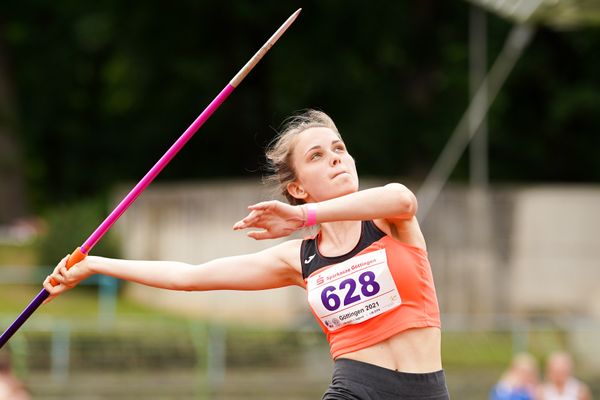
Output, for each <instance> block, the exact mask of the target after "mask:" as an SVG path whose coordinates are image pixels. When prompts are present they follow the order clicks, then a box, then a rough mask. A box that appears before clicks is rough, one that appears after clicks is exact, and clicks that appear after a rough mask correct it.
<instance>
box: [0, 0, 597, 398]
mask: <svg viewBox="0 0 600 400" xmlns="http://www.w3.org/2000/svg"><path fill="white" fill-rule="evenodd" d="M299 6H301V7H302V8H303V11H302V13H301V15H300V16H299V18H298V20H297V21H296V22H295V24H294V25H293V26H292V27H291V28H290V29H289V31H288V32H287V33H286V34H285V35H284V36H283V37H282V38H281V39H280V40H279V42H278V43H277V44H276V45H275V46H274V47H273V48H272V49H271V51H270V52H269V53H268V54H267V55H266V56H265V58H264V59H263V60H262V61H261V63H260V64H258V65H257V66H256V67H255V69H254V70H253V71H252V72H251V73H250V75H248V77H247V78H246V80H245V81H244V82H243V83H242V84H241V85H240V86H239V88H238V89H236V91H235V92H234V93H233V94H232V95H231V97H230V98H229V99H228V100H227V101H226V102H225V103H224V104H223V105H222V106H221V107H220V108H219V109H218V110H217V112H216V113H215V114H214V115H213V117H212V118H211V119H210V120H209V121H208V122H207V123H206V124H205V125H204V126H203V127H202V128H201V129H200V131H199V132H198V133H197V134H196V136H195V137H194V138H193V139H192V140H191V141H190V142H189V143H188V144H187V146H186V147H185V148H184V149H183V150H182V151H181V152H180V153H179V154H178V155H177V157H176V158H175V159H174V160H173V161H172V162H171V163H170V164H169V165H168V167H167V168H166V169H165V170H164V172H163V173H162V174H161V175H160V176H159V178H158V179H157V180H156V181H155V182H154V183H153V184H152V185H151V186H150V187H149V188H148V190H147V191H146V192H144V194H143V195H142V196H141V197H140V198H139V199H138V200H137V201H136V202H135V203H134V204H133V205H132V206H131V208H130V209H129V210H128V211H127V213H126V214H125V215H124V216H123V217H122V218H121V219H120V220H119V221H118V222H117V223H116V224H115V226H114V227H113V229H112V230H111V232H110V233H109V235H107V236H106V237H104V238H103V239H102V241H101V242H100V243H99V244H98V245H97V246H96V247H95V248H94V250H93V253H94V254H98V255H103V256H109V257H124V258H137V259H167V260H180V261H185V262H190V263H201V262H204V261H207V260H210V259H212V258H215V257H221V256H227V255H234V254H242V253H247V252H252V251H257V250H259V249H262V248H264V247H266V246H270V245H272V244H273V242H269V243H256V242H254V241H252V240H250V239H247V238H246V237H245V235H244V234H243V233H239V232H236V233H234V232H233V231H232V230H231V226H232V224H233V223H234V222H235V221H236V220H238V219H239V218H240V217H241V216H243V215H244V214H245V211H246V206H247V205H248V204H251V203H253V202H256V201H259V200H263V199H268V198H272V196H273V195H272V193H271V191H270V189H269V188H267V187H264V186H263V185H262V184H261V175H262V173H263V172H264V168H263V165H264V155H263V153H264V148H265V146H266V145H267V144H268V143H269V141H270V140H271V139H272V138H273V137H274V135H275V132H276V131H277V129H278V127H279V126H280V124H281V122H282V121H283V120H284V119H285V118H286V117H288V116H290V115H292V114H293V113H294V112H296V111H298V110H301V109H305V108H317V109H321V110H323V111H325V112H327V113H328V114H330V115H331V116H332V117H333V119H334V120H335V121H336V123H337V125H338V128H339V129H340V131H341V133H342V135H343V137H344V140H345V141H346V143H347V145H348V147H349V150H350V152H351V153H352V155H353V156H354V157H355V158H356V160H357V166H358V170H359V174H360V175H361V186H362V187H363V188H366V187H369V186H372V185H377V184H381V183H387V182H390V181H399V182H402V183H404V184H406V185H407V186H408V187H409V188H411V189H412V190H413V191H414V192H415V193H416V194H417V196H418V199H419V204H420V208H419V219H420V222H421V225H422V228H423V230H424V233H425V235H426V238H427V241H428V251H429V256H430V259H431V263H432V268H433V271H434V276H435V280H436V287H437V292H438V297H439V302H440V307H441V310H442V315H443V317H442V323H443V349H442V351H443V360H444V369H445V371H446V375H447V380H448V386H449V389H450V393H451V395H452V397H453V398H455V399H461V400H470V399H473V400H475V399H486V398H487V396H488V393H489V391H490V389H491V388H492V387H493V385H494V384H495V383H496V382H497V381H498V379H499V378H500V376H501V375H502V373H503V371H504V370H505V369H506V368H507V367H508V365H509V363H510V360H511V358H512V356H513V355H514V354H516V353H518V352H524V351H525V352H529V353H530V354H532V355H533V356H534V357H535V360H536V362H537V363H538V366H539V369H540V379H543V378H544V364H545V362H546V360H547V358H548V355H549V354H551V353H552V352H554V351H557V350H564V351H567V352H569V353H570V354H571V355H572V356H573V358H574V360H575V375H576V376H577V377H578V378H579V379H581V380H582V381H583V382H585V383H586V384H587V385H588V386H589V387H590V389H591V390H592V393H593V394H594V395H595V396H596V397H600V341H598V337H600V239H599V238H600V228H599V227H600V118H599V117H598V114H599V112H600V73H599V71H600V57H598V53H599V51H600V1H597V0H587V1H584V0H580V1H576V0H510V1H509V0H503V1H501V0H477V1H471V2H468V1H462V0H448V1H446V0H445V1H439V0H418V1H417V0H414V1H388V2H364V1H302V2H286V1H275V0H268V1H267V0H265V1H258V2H251V1H236V2H216V1H201V0H196V1H173V2H167V3H165V2H123V1H116V0H106V1H97V2H72V1H41V0H40V1H33V0H29V1H19V2H17V1H5V2H2V3H1V4H0V331H3V330H4V329H5V328H6V327H8V326H9V325H10V324H11V323H12V321H14V319H15V318H16V317H17V315H18V314H19V313H20V312H21V310H22V309H23V308H24V307H25V306H26V305H27V304H28V303H29V301H30V300H31V299H32V298H33V297H34V296H35V295H36V293H37V292H38V291H39V290H40V288H41V282H42V281H43V279H44V277H45V276H46V275H47V274H48V273H49V271H50V270H51V269H52V268H53V267H54V265H56V263H57V262H58V260H60V259H61V258H62V257H63V256H64V255H65V254H67V253H69V252H71V251H72V250H73V249H74V248H75V247H77V246H79V245H81V243H82V242H83V241H84V240H85V239H86V238H87V237H88V236H89V235H90V234H91V233H92V231H93V230H94V229H95V228H96V227H97V226H98V224H99V223H100V222H101V221H102V220H103V219H104V218H105V217H106V215H107V214H108V213H109V212H110V211H111V210H112V209H113V208H114V207H115V206H116V204H117V203H118V202H119V201H120V200H121V199H122V198H123V196H124V195H125V194H127V192H128V191H129V190H130V189H131V187H132V186H133V185H134V184H135V183H136V182H137V181H138V180H139V179H140V178H141V177H142V176H143V175H144V174H145V173H146V172H147V171H148V169H149V168H150V167H151V166H152V165H153V164H154V163H155V162H156V161H157V160H158V158H159V157H160V156H161V155H162V154H163V153H164V152H165V151H166V150H167V149H168V147H169V146H170V145H171V144H172V143H173V142H174V141H175V140H176V139H177V137H179V135H180V134H181V133H182V132H183V131H184V130H185V129H186V128H187V127H188V125H189V124H190V123H191V122H192V121H193V120H194V119H195V118H196V117H197V115H198V114H199V113H200V112H201V111H202V110H203V109H204V107H205V106H206V105H207V104H208V103H209V102H210V101H211V100H212V99H213V98H214V97H215V96H216V95H217V94H218V93H219V91H220V90H221V89H222V88H223V87H224V86H225V85H226V84H227V83H228V82H229V80H230V79H231V78H232V77H233V75H234V74H235V73H236V72H237V71H238V70H239V69H240V68H241V67H242V66H243V65H244V64H245V62H246V61H247V60H248V59H249V58H250V57H251V56H252V55H253V54H254V52H255V51H256V50H258V48H259V47H260V46H261V45H262V44H263V43H264V42H265V40H266V39H267V38H268V37H269V36H270V35H271V34H272V33H273V31H274V30H275V29H276V28H277V27H278V26H279V25H280V24H281V23H282V22H283V21H284V20H285V19H286V18H287V17H288V16H289V15H290V14H291V13H292V12H293V11H295V10H296V9H297V8H298V7H299ZM85 283H86V284H85V285H82V286H81V287H79V288H77V289H76V290H73V291H71V292H69V293H68V294H66V295H64V296H62V297H60V298H59V299H57V300H55V301H54V302H52V303H50V304H48V305H45V306H43V307H42V308H40V309H39V310H38V311H37V312H36V313H35V314H34V315H33V316H32V317H31V318H30V320H29V321H28V322H27V323H26V325H25V326H24V327H23V328H22V329H21V330H19V331H18V332H17V334H16V335H15V336H14V337H13V338H12V339H11V341H10V342H9V343H8V345H7V346H6V347H5V348H3V349H2V350H1V351H0V361H2V360H4V361H2V362H4V363H5V364H10V368H11V370H12V374H13V375H14V376H15V377H16V378H18V380H19V381H20V382H21V383H22V384H23V385H24V386H25V388H26V389H27V391H28V392H29V393H30V396H31V398H32V399H44V400H49V399H62V400H67V399H90V400H92V399H228V400H229V399H232V400H233V399H318V398H321V395H322V393H323V392H324V391H325V389H326V387H327V385H328V383H329V380H330V376H331V366H332V362H331V360H330V358H329V352H328V346H327V343H326V340H325V338H324V337H323V335H322V333H321V332H320V331H319V328H318V326H317V325H316V323H314V322H313V321H312V315H311V314H310V312H309V310H308V307H307V306H306V301H305V298H304V293H303V292H302V291H301V290H300V289H298V288H287V289H278V290H273V291H266V292H260V293H236V292H228V291H223V292H216V293H175V292H168V291H163V290H158V289H150V288H145V287H141V286H137V285H132V284H127V283H124V282H120V281H116V280H114V279H112V278H107V277H93V278H90V279H89V280H88V281H86V282H85ZM0 364H1V362H0ZM0 399H1V394H0ZM1 400H4V399H1Z"/></svg>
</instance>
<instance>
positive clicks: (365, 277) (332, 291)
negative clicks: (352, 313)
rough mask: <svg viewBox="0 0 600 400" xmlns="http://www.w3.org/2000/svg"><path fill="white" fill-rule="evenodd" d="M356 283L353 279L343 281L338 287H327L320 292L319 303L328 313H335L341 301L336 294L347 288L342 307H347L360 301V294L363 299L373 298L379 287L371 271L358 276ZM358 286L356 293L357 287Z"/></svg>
mask: <svg viewBox="0 0 600 400" xmlns="http://www.w3.org/2000/svg"><path fill="white" fill-rule="evenodd" d="M357 280H358V283H357V281H356V280H354V278H348V279H344V280H343V281H341V282H340V284H339V286H338V287H335V286H327V287H326V288H324V289H323V291H322V292H321V302H322V303H323V306H324V307H325V308H326V309H328V310H329V311H335V310H337V309H338V308H340V306H341V305H342V299H341V298H340V296H338V294H337V293H339V292H340V291H343V290H345V289H346V288H348V290H347V291H346V293H345V294H343V293H340V294H341V295H343V297H344V300H343V305H344V306H347V305H350V304H353V303H356V302H357V301H360V300H361V299H362V297H361V294H362V295H363V296H364V297H371V296H375V295H376V294H377V293H379V290H380V289H381V286H380V285H379V283H377V281H376V280H375V274H374V273H373V272H372V271H366V272H363V273H362V274H360V275H359V276H358V279H357ZM358 286H360V288H359V290H358V292H357V287H358Z"/></svg>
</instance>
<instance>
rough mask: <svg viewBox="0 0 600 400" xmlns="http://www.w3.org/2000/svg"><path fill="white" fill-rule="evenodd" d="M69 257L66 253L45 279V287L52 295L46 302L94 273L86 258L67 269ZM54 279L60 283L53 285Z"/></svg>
mask: <svg viewBox="0 0 600 400" xmlns="http://www.w3.org/2000/svg"><path fill="white" fill-rule="evenodd" d="M68 259H69V255H66V256H65V257H64V258H63V259H62V260H60V262H59V263H58V265H57V266H56V268H54V271H53V272H52V274H50V275H49V276H48V277H47V278H46V279H45V280H44V288H45V289H46V291H47V292H48V293H50V296H49V297H48V298H47V299H46V300H45V301H44V304H46V303H48V302H50V301H52V300H53V299H54V298H55V297H56V296H58V295H59V294H61V293H64V292H66V291H67V290H71V289H73V288H74V287H75V286H77V285H78V284H79V282H81V281H82V280H84V279H86V278H87V277H89V276H91V275H92V273H91V272H90V271H89V268H88V267H87V262H86V260H85V259H84V260H83V261H80V262H79V263H77V264H75V265H73V266H72V267H71V268H70V269H67V260H68ZM52 280H54V281H55V282H58V285H56V286H53V285H52Z"/></svg>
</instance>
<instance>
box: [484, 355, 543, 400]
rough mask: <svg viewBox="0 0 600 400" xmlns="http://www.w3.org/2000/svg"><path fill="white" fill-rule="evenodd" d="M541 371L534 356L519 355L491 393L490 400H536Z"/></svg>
mask: <svg viewBox="0 0 600 400" xmlns="http://www.w3.org/2000/svg"><path fill="white" fill-rule="evenodd" d="M538 384H539V369H538V366H537V362H536V360H535V358H533V356H531V355H530V354H528V353H519V354H517V355H515V356H514V357H513V359H512V362H511V364H510V367H509V368H508V370H506V372H505V373H504V374H503V375H502V377H501V378H500V380H499V381H498V383H497V384H496V386H494V387H493V388H492V390H491V392H490V400H534V399H535V394H536V391H537V387H538Z"/></svg>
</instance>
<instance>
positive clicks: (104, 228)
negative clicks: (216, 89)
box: [0, 8, 302, 348]
mask: <svg viewBox="0 0 600 400" xmlns="http://www.w3.org/2000/svg"><path fill="white" fill-rule="evenodd" d="M300 11H302V9H301V8H300V9H298V10H297V11H296V12H295V13H293V14H292V15H291V16H290V17H289V18H288V19H287V20H286V21H285V22H284V23H283V25H281V26H280V27H279V29H277V31H275V33H274V34H273V36H271V37H270V38H269V40H267V42H266V43H265V44H264V45H263V46H262V47H261V48H260V50H258V51H257V52H256V54H254V56H252V58H251V59H250V60H249V61H248V62H247V63H246V65H244V67H243V68H242V69H241V70H240V71H239V72H238V73H237V74H236V75H235V76H234V77H233V79H232V80H231V81H230V82H229V83H228V84H227V86H225V88H223V90H221V93H219V94H218V95H217V97H215V98H214V100H213V101H212V102H211V103H210V104H209V105H208V106H207V107H206V108H205V109H204V111H202V113H201V114H200V115H199V116H198V118H196V120H195V121H194V122H192V124H191V125H190V126H189V127H188V128H187V129H186V130H185V132H183V134H182V135H181V136H180V137H179V139H177V140H176V141H175V143H174V144H173V145H172V146H171V147H170V148H169V150H167V152H166V153H165V154H164V155H163V156H162V157H161V158H160V160H158V162H157V163H156V164H154V166H153V167H152V168H151V169H150V171H148V173H146V175H145V176H144V177H143V178H142V180H141V181H139V182H138V184H137V185H135V187H134V188H133V189H132V190H131V191H130V192H129V194H127V196H125V198H124V199H123V200H121V202H120V203H119V205H118V206H117V207H116V208H115V209H114V210H113V211H112V212H111V213H110V215H109V216H108V217H106V219H105V220H104V221H103V222H102V223H101V224H100V226H98V228H96V230H95V231H94V233H92V235H91V236H90V237H89V238H88V239H87V240H86V241H85V242H84V243H83V244H82V245H81V247H78V248H77V249H76V250H75V251H73V253H72V254H71V255H70V256H69V259H68V260H67V269H69V268H71V267H72V266H73V265H75V264H77V263H78V262H79V261H81V260H83V259H84V258H85V257H86V256H87V254H88V253H89V252H90V250H92V248H93V247H94V246H95V245H96V243H98V241H99V240H100V239H101V238H102V236H104V234H105V233H106V232H108V230H109V229H110V227H111V226H112V225H113V224H114V223H115V222H116V221H117V220H118V219H119V217H120V216H121V215H123V213H124V212H125V211H126V210H127V208H129V206H130V205H131V203H133V202H134V201H135V199H137V197H138V196H139V195H140V194H142V192H143V191H144V190H145V189H146V187H148V185H150V183H151V182H152V181H153V180H154V178H156V176H157V175H158V174H159V173H160V171H162V170H163V168H164V167H166V166H167V164H168V163H169V162H170V161H171V160H172V159H173V157H175V155H176V154H177V152H179V150H181V148H182V147H183V146H185V144H186V143H187V142H188V140H190V139H191V137H192V136H194V134H195V133H196V131H197V130H198V129H199V128H200V127H201V126H202V125H203V124H204V123H205V122H206V120H208V119H209V118H210V116H211V115H212V114H213V113H214V112H215V110H216V109H217V108H219V106H220V105H221V103H223V102H224V101H225V99H227V97H229V95H230V94H231V92H233V90H234V89H235V88H236V87H237V86H238V85H239V84H240V82H242V80H243V79H244V78H245V77H246V75H248V73H249V72H250V71H251V70H252V68H254V66H255V65H256V64H257V63H258V62H259V61H260V60H261V58H263V56H264V55H265V54H266V53H267V51H269V49H270V48H271V47H272V46H273V45H274V44H275V42H276V41H277V39H279V38H280V37H281V35H283V33H284V32H285V31H286V30H287V29H288V28H289V26H290V25H291V24H292V23H293V22H294V20H295V19H296V17H298V14H300ZM51 283H52V285H53V286H56V285H58V282H56V281H54V280H52V282H51ZM49 295H50V294H49V293H48V291H46V289H42V290H41V291H40V292H39V293H38V295H37V296H36V297H35V298H34V299H33V300H32V301H31V303H29V305H28V306H27V307H26V308H25V309H24V310H23V311H22V312H21V314H20V315H19V316H18V317H17V319H16V320H15V321H14V322H13V323H12V324H11V325H10V326H9V327H8V329H6V331H4V333H3V334H2V336H0V348H2V347H3V346H4V345H5V344H6V342H8V340H9V339H10V338H11V337H12V335H14V334H15V332H16V331H17V330H18V329H19V328H20V327H21V326H22V325H23V324H24V323H25V321H27V319H28V318H29V317H30V316H31V314H33V313H34V312H35V310H37V309H38V307H39V306H40V305H41V304H42V303H43V302H44V300H46V299H47V298H48V296H49Z"/></svg>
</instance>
